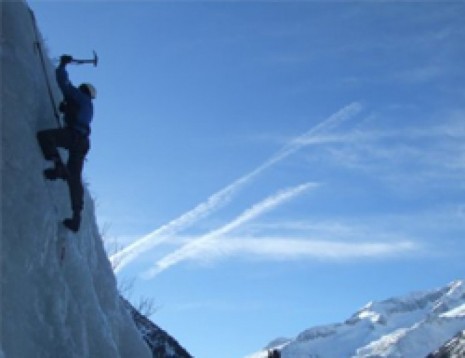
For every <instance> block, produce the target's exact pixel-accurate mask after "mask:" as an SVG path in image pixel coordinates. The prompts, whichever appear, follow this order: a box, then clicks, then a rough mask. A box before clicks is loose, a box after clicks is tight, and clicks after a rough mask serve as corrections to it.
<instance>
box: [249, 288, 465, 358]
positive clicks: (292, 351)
mask: <svg viewBox="0 0 465 358" xmlns="http://www.w3.org/2000/svg"><path fill="white" fill-rule="evenodd" d="M464 329H465V283H464V281H463V280H456V281H453V282H451V283H450V284H448V285H446V286H444V287H441V288H438V289H434V290H429V291H419V292H413V293H410V294H407V295H404V296H399V297H392V298H389V299H386V300H382V301H372V302H369V303H367V304H366V305H365V306H363V307H362V308H360V309H359V310H357V311H356V312H355V313H354V314H353V315H352V316H350V317H349V318H348V319H347V320H345V321H344V322H342V323H334V324H328V325H321V326H316V327H311V328H309V329H307V330H304V331H302V332H301V333H300V334H298V335H297V336H296V337H295V338H294V339H287V340H286V339H278V340H277V341H273V342H274V343H273V342H272V343H270V344H269V345H268V346H267V347H266V348H265V349H264V350H263V351H260V352H258V353H255V354H253V355H250V356H248V358H260V357H267V354H268V353H267V352H268V350H271V349H277V350H279V351H280V352H281V357H283V358H287V357H289V358H290V357H292V358H299V357H302V358H303V357H309V354H310V356H311V357H315V358H317V357H325V358H333V357H334V358H341V357H344V358H349V357H350V358H381V357H386V358H387V357H391V358H393V357H426V356H427V355H428V354H429V353H430V352H432V351H435V350H437V349H438V348H439V347H440V346H441V345H442V344H444V342H446V341H448V340H449V339H450V338H451V337H452V336H454V335H456V334H457V332H460V331H462V330H464Z"/></svg>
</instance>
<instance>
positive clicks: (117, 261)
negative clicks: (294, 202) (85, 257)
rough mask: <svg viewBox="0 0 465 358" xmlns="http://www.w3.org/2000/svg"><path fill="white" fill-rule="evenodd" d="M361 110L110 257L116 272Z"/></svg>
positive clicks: (325, 125) (335, 119)
mask: <svg viewBox="0 0 465 358" xmlns="http://www.w3.org/2000/svg"><path fill="white" fill-rule="evenodd" d="M361 109H362V106H361V104H359V103H357V102H354V103H351V104H349V105H347V106H345V107H343V108H342V109H340V110H339V111H338V112H336V113H334V114H333V115H332V116H330V117H328V118H327V119H326V120H324V121H323V122H321V123H319V124H318V125H316V126H315V127H313V128H312V129H310V130H309V131H308V132H306V133H304V134H303V135H302V136H300V137H297V138H295V139H293V140H291V141H290V142H289V143H288V144H287V145H285V146H284V147H283V148H282V149H281V150H280V151H278V152H277V153H276V154H274V155H273V156H271V157H270V158H269V159H268V160H267V161H265V162H264V163H263V164H261V165H260V166H258V167H257V168H256V169H255V170H253V171H251V172H249V173H247V174H246V175H244V176H242V177H241V178H239V179H238V180H236V181H234V182H233V183H231V184H230V185H228V186H226V187H225V188H223V189H221V190H220V191H218V192H216V193H215V194H213V195H211V196H210V197H209V198H208V199H207V200H206V201H204V202H202V203H200V204H199V205H197V206H196V207H195V208H193V209H192V210H190V211H188V212H186V213H185V214H183V215H181V216H180V217H178V218H176V219H174V220H172V221H171V222H169V223H167V224H165V225H163V226H162V227H160V228H158V229H156V230H154V231H152V232H151V233H149V234H147V235H145V236H144V237H142V238H140V239H139V240H137V241H136V242H134V243H132V244H131V245H129V246H127V247H125V248H124V249H122V250H120V251H119V252H118V253H116V254H114V255H112V256H111V257H110V261H111V262H112V264H113V265H114V266H116V271H120V270H121V269H123V268H124V267H125V266H126V265H127V264H129V263H130V262H131V261H133V260H134V259H135V258H137V257H138V256H139V255H140V254H142V253H144V252H146V251H147V250H149V249H151V248H153V247H154V246H156V245H159V244H161V243H163V242H164V241H166V240H168V239H170V238H171V237H172V236H173V235H175V234H176V233H178V232H180V231H181V230H184V229H186V228H187V227H189V226H191V225H192V224H193V223H195V222H197V221H198V220H200V219H202V218H204V217H206V216H208V215H210V214H211V213H212V212H214V211H216V210H218V209H219V208H221V207H222V206H224V205H226V204H227V203H228V202H229V201H230V200H231V199H232V197H233V196H234V195H235V194H236V192H237V191H239V190H240V189H241V188H242V187H243V186H244V185H246V184H248V183H249V182H250V181H251V180H253V179H255V177H257V176H258V175H259V174H261V173H262V172H263V171H264V170H266V169H268V168H269V167H271V166H273V165H275V164H276V163H278V162H280V161H281V160H283V159H285V158H287V157H288V156H289V155H291V154H293V153H295V152H297V151H298V150H300V149H302V148H303V147H304V146H306V142H307V141H310V140H311V138H312V137H315V136H317V135H320V134H322V133H325V132H327V131H330V130H333V129H334V128H335V127H337V126H338V125H340V124H341V123H342V122H344V121H346V120H348V119H349V118H351V117H353V116H355V115H356V114H358V113H359V112H360V111H361Z"/></svg>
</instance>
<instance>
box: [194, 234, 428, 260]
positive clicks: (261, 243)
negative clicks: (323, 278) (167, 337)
mask: <svg viewBox="0 0 465 358" xmlns="http://www.w3.org/2000/svg"><path fill="white" fill-rule="evenodd" d="M419 249H420V247H419V245H418V244H417V243H415V242H412V241H399V242H384V243H382V242H370V241H366V242H357V243H354V242H351V243H348V242H342V241H337V242H335V241H321V240H310V239H296V238H248V239H244V238H228V239H227V240H226V239H224V240H217V241H215V242H213V243H211V244H210V245H208V246H204V247H203V248H202V250H198V251H196V252H195V251H194V252H191V254H190V255H189V256H188V257H187V256H186V258H189V259H191V260H197V261H212V260H218V259H221V258H224V257H228V256H240V257H241V258H244V257H251V258H253V259H254V260H274V261H293V260H303V259H314V260H315V259H316V260H331V261H345V260H351V259H363V258H365V259H373V258H378V259H379V258H392V257H394V256H400V255H405V254H408V253H412V252H414V251H416V250H419Z"/></svg>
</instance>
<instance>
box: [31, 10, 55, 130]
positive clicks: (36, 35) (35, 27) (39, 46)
mask: <svg viewBox="0 0 465 358" xmlns="http://www.w3.org/2000/svg"><path fill="white" fill-rule="evenodd" d="M29 12H30V14H31V18H32V25H33V28H34V34H35V41H34V46H35V47H36V48H37V52H38V53H39V57H40V62H41V63H42V70H43V73H44V76H45V83H46V84H47V90H48V95H49V97H50V102H51V104H52V108H53V114H54V116H55V119H56V121H57V124H58V127H59V128H61V123H60V115H59V113H58V110H57V105H56V102H55V98H54V97H53V92H52V86H51V85H50V81H49V78H48V74H47V66H46V65H45V59H44V54H43V51H42V46H41V43H40V40H39V31H38V30H37V22H36V17H35V15H34V12H33V11H32V10H31V9H29Z"/></svg>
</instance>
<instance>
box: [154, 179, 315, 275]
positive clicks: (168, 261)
mask: <svg viewBox="0 0 465 358" xmlns="http://www.w3.org/2000/svg"><path fill="white" fill-rule="evenodd" d="M316 186H318V184H315V183H306V184H302V185H299V186H296V187H293V188H289V189H285V190H282V191H280V192H278V193H277V194H275V195H273V196H270V197H268V198H266V199H265V200H263V201H261V202H259V203H257V204H255V205H254V206H252V207H251V208H249V209H247V210H246V211H244V212H243V213H242V214H241V215H239V216H238V217H237V218H236V219H234V220H232V221H231V222H229V223H227V224H226V225H224V226H222V227H220V228H219V229H217V230H214V231H212V232H210V233H208V234H206V235H204V236H202V237H200V238H199V239H196V240H194V241H192V242H190V243H188V244H186V245H184V246H183V247H181V248H179V249H177V250H176V251H174V252H172V253H171V254H168V255H166V256H165V257H163V258H162V259H160V260H159V261H158V262H157V263H156V264H155V267H153V268H152V269H150V270H149V271H148V272H147V273H146V275H147V277H148V278H150V277H152V276H154V275H156V274H158V273H160V272H162V271H164V270H166V269H167V268H169V267H170V266H173V265H175V264H177V263H178V262H180V261H183V260H185V259H187V258H189V257H192V256H195V255H196V254H198V253H199V252H200V251H202V250H203V249H204V248H205V247H206V245H207V244H209V243H210V242H211V241H212V240H215V239H218V238H219V237H221V236H223V235H225V234H227V233H229V232H231V231H232V230H234V229H236V228H237V227H239V226H240V225H243V224H245V223H246V222H248V221H250V220H252V219H255V218H256V217H257V216H259V215H261V214H263V213H265V212H267V211H269V210H271V209H273V208H275V207H276V206H278V205H281V204H283V203H284V202H285V201H288V200H290V199H292V198H294V197H295V196H297V195H299V194H302V193H303V192H304V191H306V190H308V189H310V188H312V187H316Z"/></svg>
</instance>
